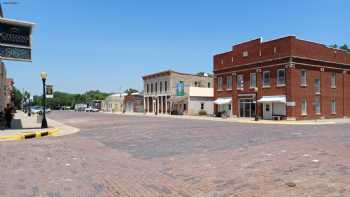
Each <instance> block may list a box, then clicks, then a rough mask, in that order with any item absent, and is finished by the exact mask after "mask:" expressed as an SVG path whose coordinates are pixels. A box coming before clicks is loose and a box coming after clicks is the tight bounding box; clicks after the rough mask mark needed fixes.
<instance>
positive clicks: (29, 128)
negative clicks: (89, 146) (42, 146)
mask: <svg viewBox="0 0 350 197" xmlns="http://www.w3.org/2000/svg"><path fill="white" fill-rule="evenodd" d="M47 122H48V125H49V128H47V129H41V123H38V122H37V115H32V116H30V117H29V116H28V115H27V114H25V113H24V112H22V111H19V110H18V111H17V113H16V114H15V116H14V119H13V120H12V126H11V129H5V130H0V141H4V140H22V139H28V138H40V137H44V136H62V135H69V134H72V133H76V132H78V131H79V129H77V128H74V127H71V126H68V125H65V124H62V123H60V122H57V121H54V120H51V119H47Z"/></svg>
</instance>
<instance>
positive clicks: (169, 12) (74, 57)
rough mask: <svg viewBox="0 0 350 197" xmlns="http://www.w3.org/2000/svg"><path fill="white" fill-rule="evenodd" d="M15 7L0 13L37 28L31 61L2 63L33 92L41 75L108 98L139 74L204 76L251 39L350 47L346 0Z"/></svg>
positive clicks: (67, 0)
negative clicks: (219, 56) (220, 56)
mask: <svg viewBox="0 0 350 197" xmlns="http://www.w3.org/2000/svg"><path fill="white" fill-rule="evenodd" d="M12 1H14V0H12ZM16 1H17V2H19V4H16V5H3V10H4V15H5V17H7V18H12V19H19V20H25V21H31V22H34V23H36V26H35V29H34V32H33V62H31V63H28V62H25V63H23V62H10V61H6V65H7V70H8V75H9V76H10V77H13V78H14V79H15V83H16V84H15V85H16V87H18V88H19V89H21V90H22V89H26V90H30V91H31V92H32V93H34V94H38V93H40V92H41V89H40V88H41V86H40V83H41V81H40V72H41V71H46V72H47V73H48V75H49V79H48V82H49V83H50V84H53V85H54V88H55V90H60V91H67V92H74V93H80V92H84V91H87V90H90V89H100V90H102V91H107V92H115V91H119V90H120V89H126V88H129V87H131V88H136V89H142V86H143V85H142V79H141V76H142V75H144V74H146V73H152V72H157V71H161V70H166V69H173V70H177V71H182V72H189V73H196V72H199V71H205V72H211V71H212V57H213V55H214V54H216V53H221V52H224V51H228V50H230V48H231V46H232V45H233V44H235V43H239V42H242V41H246V40H250V39H253V38H257V37H262V38H263V39H264V40H270V39H274V38H278V37H281V36H285V35H296V36H297V37H299V38H302V39H307V40H312V41H316V42H321V43H324V44H333V43H337V44H343V43H347V44H350V25H349V19H350V11H349V8H350V1H349V0H308V1H305V0H290V1H282V0H270V1H269V0H266V1H252V0H251V1H249V0H247V1H232V0H227V1H224V0H218V1H209V0H208V1H205V0H191V1H188V0H187V1H186V0H177V1H164V0H162V1H161V0H159V1H156V0H149V1H141V0H139V1H135V0H128V1H119V0H101V1H97V0H95V1H91V0H74V1H72V0H60V1H58V0H56V1H54V0H50V1H46V0H16ZM2 2H4V0H2Z"/></svg>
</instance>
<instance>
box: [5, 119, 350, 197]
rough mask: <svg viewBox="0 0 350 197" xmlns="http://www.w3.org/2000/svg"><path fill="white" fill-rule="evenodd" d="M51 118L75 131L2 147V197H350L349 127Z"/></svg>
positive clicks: (170, 120)
mask: <svg viewBox="0 0 350 197" xmlns="http://www.w3.org/2000/svg"><path fill="white" fill-rule="evenodd" d="M49 118H52V119H54V120H57V121H61V122H63V123H65V124H68V125H71V126H74V127H78V128H80V129H81V131H80V132H79V133H76V134H73V135H68V136H63V137H48V138H43V139H40V140H26V141H15V142H1V143H0V150H1V152H0V169H1V171H0V196H11V197H12V196H21V197H22V196H23V197H29V196H50V197H57V196H91V197H93V196H137V197H138V196H144V197H146V196H150V197H157V196H194V197H211V196H217V197H221V196H276V197H280V196H339V197H340V196H344V197H345V196H350V152H349V148H350V124H349V125H347V124H337V125H317V126H312V125H287V126H284V125H258V124H254V125H249V124H238V123H228V122H213V121H203V120H183V119H173V118H154V117H143V116H123V115H112V114H103V113H80V112H52V113H51V114H50V116H49ZM288 182H292V183H295V184H296V186H295V187H290V186H288V185H286V183H288Z"/></svg>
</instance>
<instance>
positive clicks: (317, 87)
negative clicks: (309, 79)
mask: <svg viewBox="0 0 350 197" xmlns="http://www.w3.org/2000/svg"><path fill="white" fill-rule="evenodd" d="M315 93H316V94H320V93H321V81H320V79H319V78H316V79H315Z"/></svg>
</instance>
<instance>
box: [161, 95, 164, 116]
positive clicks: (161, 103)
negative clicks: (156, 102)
mask: <svg viewBox="0 0 350 197" xmlns="http://www.w3.org/2000/svg"><path fill="white" fill-rule="evenodd" d="M163 112H164V111H163V96H161V97H160V113H161V114H162V113H163Z"/></svg>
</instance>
